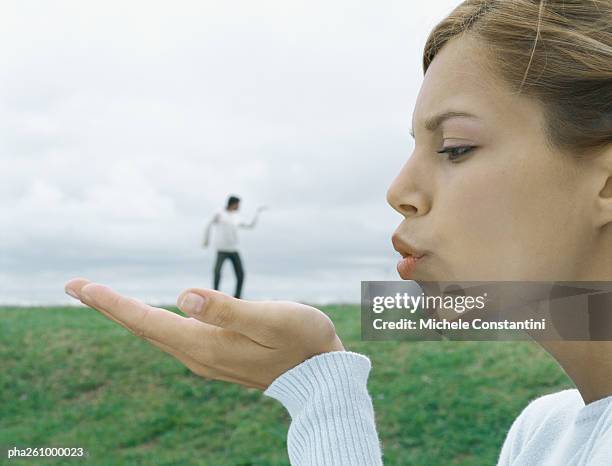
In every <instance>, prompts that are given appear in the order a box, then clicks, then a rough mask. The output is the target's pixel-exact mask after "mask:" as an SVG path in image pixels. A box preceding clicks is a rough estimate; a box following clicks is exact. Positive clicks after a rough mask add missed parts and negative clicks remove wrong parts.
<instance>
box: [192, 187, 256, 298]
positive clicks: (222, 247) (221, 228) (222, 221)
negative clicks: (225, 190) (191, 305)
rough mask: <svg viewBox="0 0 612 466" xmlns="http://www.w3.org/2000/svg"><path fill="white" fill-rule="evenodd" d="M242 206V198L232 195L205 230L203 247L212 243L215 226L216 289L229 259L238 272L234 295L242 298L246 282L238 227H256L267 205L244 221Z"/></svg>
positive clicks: (236, 272)
mask: <svg viewBox="0 0 612 466" xmlns="http://www.w3.org/2000/svg"><path fill="white" fill-rule="evenodd" d="M239 208H240V198H238V197H236V196H230V197H229V198H228V199H227V205H226V207H225V209H224V210H222V211H219V212H217V213H215V215H214V216H213V217H212V219H211V220H210V222H208V225H207V226H206V230H205V232H204V241H203V243H202V246H203V247H205V248H206V247H208V245H209V243H210V231H211V229H212V228H213V225H214V227H215V232H214V239H215V249H216V250H217V260H216V261H215V269H214V289H215V290H218V289H219V284H220V282H221V267H222V266H223V263H224V262H225V259H229V260H230V261H231V263H232V265H233V266H234V272H235V274H236V293H235V294H234V296H235V297H236V298H240V295H241V294H242V284H243V283H244V269H243V268H242V261H241V260H240V253H239V252H238V228H249V229H250V228H255V225H256V224H257V219H258V218H259V213H260V212H261V211H262V210H264V209H266V207H258V208H257V211H256V212H255V216H254V217H253V220H251V222H244V221H243V220H242V219H241V217H240V216H239V215H238V209H239Z"/></svg>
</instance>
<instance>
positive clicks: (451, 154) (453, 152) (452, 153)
mask: <svg viewBox="0 0 612 466" xmlns="http://www.w3.org/2000/svg"><path fill="white" fill-rule="evenodd" d="M474 147H475V146H455V147H445V148H443V149H441V150H438V151H436V152H437V153H438V154H448V160H450V161H453V160H456V159H458V158H459V157H461V156H462V155H464V154H467V153H468V152H469V151H471V150H472V149H474Z"/></svg>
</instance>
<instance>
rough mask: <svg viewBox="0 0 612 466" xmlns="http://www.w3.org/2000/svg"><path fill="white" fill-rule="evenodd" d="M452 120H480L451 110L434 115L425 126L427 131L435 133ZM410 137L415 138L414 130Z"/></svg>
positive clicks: (465, 113) (469, 114) (468, 114)
mask: <svg viewBox="0 0 612 466" xmlns="http://www.w3.org/2000/svg"><path fill="white" fill-rule="evenodd" d="M451 118H476V119H478V117H477V116H476V115H474V114H472V113H468V112H462V111H456V110H449V111H447V112H443V113H439V114H437V115H434V116H432V117H430V118H428V119H427V120H425V124H424V126H425V129H427V130H429V131H435V130H437V129H438V128H439V127H440V125H441V124H442V123H444V122H445V121H446V120H449V119H451ZM410 135H411V136H412V137H413V138H414V129H411V130H410Z"/></svg>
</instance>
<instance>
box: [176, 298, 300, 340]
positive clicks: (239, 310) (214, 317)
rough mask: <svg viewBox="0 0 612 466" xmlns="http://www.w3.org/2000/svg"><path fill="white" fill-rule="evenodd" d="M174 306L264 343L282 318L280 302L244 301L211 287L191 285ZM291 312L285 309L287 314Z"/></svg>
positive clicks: (270, 337)
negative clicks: (208, 288)
mask: <svg viewBox="0 0 612 466" xmlns="http://www.w3.org/2000/svg"><path fill="white" fill-rule="evenodd" d="M177 306H178V307H179V309H180V310H181V311H183V312H184V313H185V314H187V315H189V316H191V317H193V318H194V319H197V320H199V321H200V322H205V323H207V324H210V325H214V326H216V327H221V328H224V329H227V330H232V331H234V332H238V333H241V334H243V335H246V336H247V337H249V338H251V339H252V340H254V341H256V342H258V343H260V344H263V345H265V344H266V341H269V340H271V339H273V338H272V337H273V334H274V332H275V330H276V329H277V327H278V326H279V323H280V322H279V319H280V318H282V316H281V312H280V310H279V306H282V304H281V303H273V302H265V301H247V300H244V299H237V298H234V297H232V296H228V295H226V294H225V293H221V292H218V291H213V290H203V289H199V288H190V289H188V290H185V291H184V292H183V293H181V294H180V296H179V297H178V299H177ZM290 315H291V312H288V311H287V312H285V316H286V317H288V318H289V317H290Z"/></svg>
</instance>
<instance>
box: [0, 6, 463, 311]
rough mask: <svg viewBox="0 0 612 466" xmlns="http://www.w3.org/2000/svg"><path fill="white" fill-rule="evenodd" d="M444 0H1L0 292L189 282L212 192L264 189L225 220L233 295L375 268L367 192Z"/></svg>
mask: <svg viewBox="0 0 612 466" xmlns="http://www.w3.org/2000/svg"><path fill="white" fill-rule="evenodd" d="M455 3H456V2H449V1H440V2H434V3H432V4H428V5H426V6H425V5H423V6H419V7H418V8H417V7H416V6H415V5H414V4H412V5H411V4H409V3H406V2H399V1H391V2H386V3H384V4H380V3H369V4H362V3H356V2H350V1H339V2H332V3H329V2H322V1H319V2H317V1H314V2H313V1H308V2H306V1H292V2H281V1H261V2H248V1H233V2H195V1H194V2H188V1H183V2H175V3H173V4H172V6H170V4H168V3H167V2H150V1H149V2H138V1H134V2H118V1H109V2H96V3H92V2H78V1H58V2H53V3H52V4H51V3H46V2H34V1H28V0H25V1H23V2H11V4H10V6H9V7H7V9H6V11H5V12H4V13H3V28H1V30H0V56H2V57H4V60H5V62H4V63H3V66H2V67H0V102H1V103H2V105H0V123H1V124H2V127H3V128H5V131H4V132H3V137H2V138H0V159H1V160H2V173H3V182H2V183H1V184H0V215H1V217H2V219H3V223H4V225H6V227H3V228H2V233H0V235H1V236H0V242H1V244H0V265H1V266H2V273H1V274H0V302H5V303H8V302H10V303H27V302H35V303H43V302H45V303H47V302H64V301H66V302H67V301H68V300H67V298H65V297H64V296H63V294H62V284H63V282H64V281H65V280H67V279H68V278H70V277H72V276H75V275H81V276H88V277H90V278H92V279H94V280H99V281H105V282H106V283H109V284H111V285H114V286H116V287H118V288H119V289H121V290H124V291H125V292H129V293H133V294H134V295H136V296H138V297H140V298H141V299H148V300H153V301H157V302H172V301H173V300H174V296H176V294H178V292H180V290H181V289H183V288H184V287H186V286H192V285H193V284H194V283H197V284H199V286H208V285H209V283H210V268H211V267H212V264H211V263H212V260H213V258H212V254H211V253H210V252H204V251H202V250H201V249H199V243H200V240H201V235H202V229H203V227H204V223H205V221H206V219H207V218H208V217H209V216H210V214H211V213H212V212H213V211H214V210H215V209H217V208H219V207H220V206H221V205H222V204H223V202H224V200H225V197H226V195H227V194H229V193H237V194H239V195H241V196H242V197H243V199H244V210H245V213H246V214H249V213H250V212H252V211H253V210H254V208H255V207H256V205H257V204H260V203H262V204H269V205H270V206H271V209H270V211H269V212H266V213H265V214H264V217H263V218H262V221H261V223H260V225H259V227H258V229H256V230H254V231H252V232H245V234H243V235H242V243H243V251H244V258H245V263H246V264H247V286H246V295H247V296H248V297H253V298H260V297H272V298H282V299H305V300H311V301H321V300H345V301H346V300H352V301H356V300H358V298H359V281H360V280H362V279H392V278H394V274H393V273H394V272H393V269H394V257H395V256H394V254H393V252H392V250H391V248H390V242H389V237H390V234H391V232H392V231H393V229H394V227H395V225H396V224H397V223H398V221H399V220H400V218H399V216H398V215H397V214H395V213H394V212H393V211H392V210H391V209H390V208H389V207H388V206H386V203H385V192H386V189H387V186H388V184H389V183H390V181H391V180H392V179H393V177H394V176H395V174H396V173H397V171H398V170H399V168H400V167H401V165H402V163H403V162H404V161H405V159H406V158H407V157H408V155H409V154H410V151H411V148H412V147H411V141H410V137H409V136H408V128H409V126H410V124H411V123H410V120H411V112H412V105H413V102H414V99H415V97H416V93H417V92H418V87H419V84H420V81H421V79H422V78H421V70H420V53H421V50H422V46H423V44H424V41H425V38H426V35H427V32H428V31H429V29H430V28H431V26H433V24H435V22H436V21H437V20H439V19H441V18H442V16H443V15H444V14H445V13H447V12H448V11H449V10H450V8H451V7H452V6H454V4H455ZM5 26H6V27H5ZM227 280H228V281H227V282H226V286H227V287H229V288H231V287H230V283H229V278H228V279H227ZM229 288H228V289H229Z"/></svg>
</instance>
